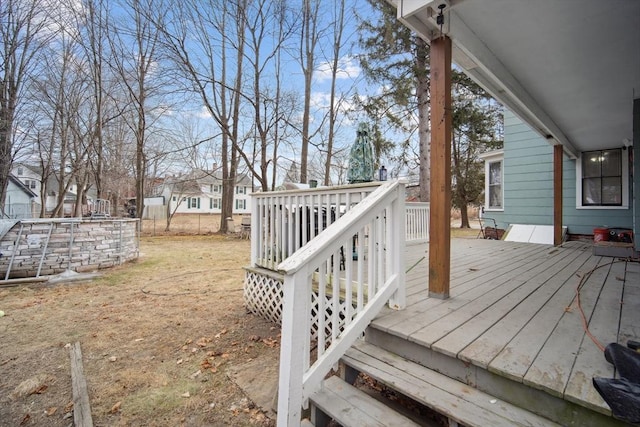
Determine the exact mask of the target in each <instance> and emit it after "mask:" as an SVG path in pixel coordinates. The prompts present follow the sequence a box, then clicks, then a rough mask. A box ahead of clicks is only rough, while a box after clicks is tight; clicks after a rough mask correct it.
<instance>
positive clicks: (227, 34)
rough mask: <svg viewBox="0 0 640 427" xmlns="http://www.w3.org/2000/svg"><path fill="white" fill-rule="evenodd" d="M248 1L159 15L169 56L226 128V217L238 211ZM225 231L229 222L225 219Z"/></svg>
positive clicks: (192, 5)
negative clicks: (236, 192) (167, 17)
mask: <svg viewBox="0 0 640 427" xmlns="http://www.w3.org/2000/svg"><path fill="white" fill-rule="evenodd" d="M246 6H247V0H234V1H227V2H223V3H222V4H220V3H218V2H215V1H211V0H210V1H207V2H202V1H196V0H190V1H185V2H181V3H176V4H174V5H172V15H171V17H172V20H171V21H169V20H164V19H161V18H158V19H157V20H156V22H157V23H158V25H159V28H160V29H161V31H162V34H163V38H164V44H165V47H166V49H167V50H168V54H169V56H170V57H171V59H172V60H173V62H174V63H175V64H176V65H177V67H178V68H179V69H180V71H181V72H182V78H183V79H185V82H186V86H187V88H188V89H189V90H191V91H193V92H195V93H196V94H197V95H198V96H199V99H200V100H201V102H202V104H203V105H204V107H205V109H206V111H207V113H208V114H209V115H210V116H211V117H212V118H213V120H214V122H215V123H216V125H217V126H218V127H219V129H220V134H221V136H220V150H221V169H222V218H223V219H224V218H227V217H230V216H231V215H232V212H233V191H234V187H235V181H236V176H237V171H238V160H239V156H238V150H239V146H240V144H239V139H240V122H241V121H242V116H241V105H240V104H241V100H242V99H243V96H242V90H243V78H244V75H243V65H244V52H245V45H246V43H245V42H246V40H245V25H246V20H245V19H244V14H245V10H246ZM219 231H220V232H221V233H226V232H227V222H226V221H224V220H223V221H221V222H220V229H219Z"/></svg>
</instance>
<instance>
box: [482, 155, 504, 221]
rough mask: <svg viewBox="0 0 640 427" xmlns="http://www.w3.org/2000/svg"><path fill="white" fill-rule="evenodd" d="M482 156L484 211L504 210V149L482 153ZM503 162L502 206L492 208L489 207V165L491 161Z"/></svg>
mask: <svg viewBox="0 0 640 427" xmlns="http://www.w3.org/2000/svg"><path fill="white" fill-rule="evenodd" d="M480 158H481V159H482V160H484V211H485V212H504V150H495V151H490V152H488V153H484V154H482V155H480ZM496 162H501V163H502V167H501V168H500V174H501V176H500V179H501V180H502V194H501V196H502V207H501V208H490V207H489V165H490V164H491V163H496Z"/></svg>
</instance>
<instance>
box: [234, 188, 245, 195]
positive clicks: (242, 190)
mask: <svg viewBox="0 0 640 427" xmlns="http://www.w3.org/2000/svg"><path fill="white" fill-rule="evenodd" d="M246 190H247V187H236V194H247V191H246Z"/></svg>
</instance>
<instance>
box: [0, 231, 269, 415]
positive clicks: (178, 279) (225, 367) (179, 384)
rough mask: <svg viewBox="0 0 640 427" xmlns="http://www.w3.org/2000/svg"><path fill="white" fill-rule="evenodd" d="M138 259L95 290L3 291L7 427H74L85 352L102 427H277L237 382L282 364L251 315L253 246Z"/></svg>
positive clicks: (169, 239)
mask: <svg viewBox="0 0 640 427" xmlns="http://www.w3.org/2000/svg"><path fill="white" fill-rule="evenodd" d="M140 248H141V257H140V259H139V260H138V261H136V262H133V263H129V264H126V265H123V266H121V267H118V268H114V269H110V270H105V271H103V272H102V276H101V277H100V278H99V279H96V280H93V281H91V282H75V283H64V284H58V285H31V286H20V287H13V288H3V289H0V310H2V311H4V313H5V315H4V317H1V318H0V343H1V344H0V372H1V373H2V381H1V383H0V425H12V426H18V425H47V426H64V427H67V426H68V425H70V423H71V422H72V419H70V418H69V415H70V413H71V411H72V409H71V407H72V405H71V402H72V391H71V376H70V375H71V374H70V362H69V349H68V346H67V344H69V343H73V342H76V341H78V342H80V344H81V347H82V353H83V363H84V373H85V376H86V379H87V384H88V390H89V398H90V403H91V410H92V415H93V421H94V423H95V425H103V426H107V425H108V426H125V425H126V426H130V425H135V426H138V425H140V426H142V425H144V426H179V425H185V426H206V425H211V426H214V425H216V426H218V425H234V426H243V425H273V421H271V420H269V419H268V418H267V417H266V416H265V414H263V413H262V412H261V411H260V410H259V409H257V408H255V407H254V406H253V404H252V402H251V401H250V400H248V399H247V398H246V396H245V395H244V394H243V392H242V390H241V389H240V388H239V387H238V386H237V385H236V384H235V383H234V381H233V380H232V379H231V378H232V376H231V375H229V370H230V369H232V368H233V366H234V365H239V364H242V363H245V362H248V361H250V360H252V359H254V358H258V357H262V358H264V357H266V358H270V359H271V360H277V357H278V352H279V348H278V340H279V329H278V328H277V327H276V325H273V324H271V323H268V322H265V321H263V320H262V319H260V318H258V317H256V316H253V315H250V314H247V313H246V311H245V309H244V308H243V303H242V281H243V270H242V267H243V266H245V265H247V264H248V262H249V242H248V241H246V240H239V239H237V238H232V237H225V236H218V235H210V236H165V237H143V238H142V240H141V247H140Z"/></svg>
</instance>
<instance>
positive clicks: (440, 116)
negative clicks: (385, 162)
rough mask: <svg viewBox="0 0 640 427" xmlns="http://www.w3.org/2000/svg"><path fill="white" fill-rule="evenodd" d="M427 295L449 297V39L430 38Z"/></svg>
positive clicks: (450, 121) (443, 37)
mask: <svg viewBox="0 0 640 427" xmlns="http://www.w3.org/2000/svg"><path fill="white" fill-rule="evenodd" d="M430 89H431V187H430V188H431V197H430V200H429V201H430V214H429V223H430V225H429V231H430V236H429V296H431V297H436V298H442V299H445V298H449V282H450V264H451V124H452V120H451V112H452V110H451V39H450V38H449V37H446V36H442V37H439V38H437V39H435V40H432V41H431V87H430Z"/></svg>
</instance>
